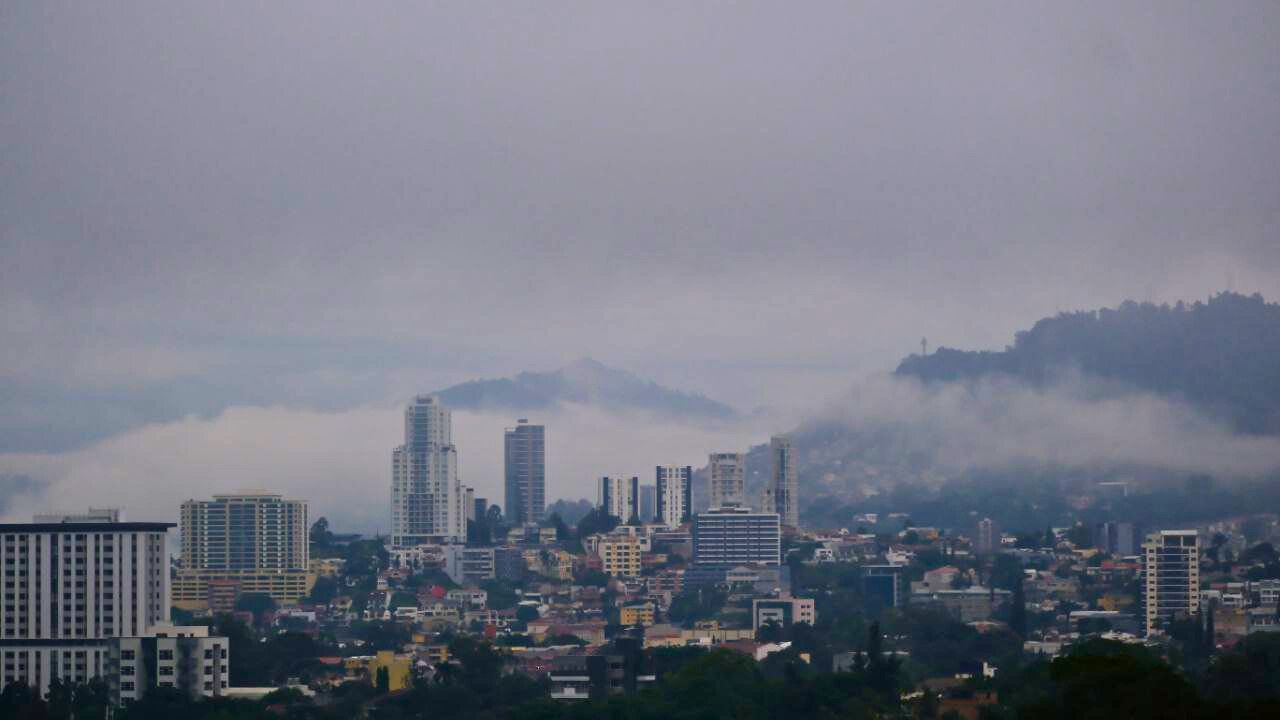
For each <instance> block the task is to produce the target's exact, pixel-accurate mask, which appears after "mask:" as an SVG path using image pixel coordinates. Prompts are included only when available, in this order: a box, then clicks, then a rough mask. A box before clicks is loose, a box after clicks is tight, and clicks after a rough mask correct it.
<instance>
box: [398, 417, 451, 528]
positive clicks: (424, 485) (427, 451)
mask: <svg viewBox="0 0 1280 720" xmlns="http://www.w3.org/2000/svg"><path fill="white" fill-rule="evenodd" d="M452 436H453V431H452V428H451V420H450V416H449V410H448V409H447V408H445V406H444V405H442V404H441V403H440V398H438V397H435V396H432V395H419V396H417V397H415V398H414V399H413V402H411V403H409V406H408V407H407V408H405V411H404V444H403V445H401V446H399V447H397V448H396V449H394V450H392V451H391V544H392V545H393V546H394V547H398V548H403V547H413V546H414V545H421V544H423V543H438V542H461V541H463V540H465V539H466V537H467V530H466V521H465V518H466V511H465V510H464V509H463V507H462V504H463V493H462V483H461V482H460V481H459V480H458V451H457V448H455V447H454V445H453V439H452Z"/></svg>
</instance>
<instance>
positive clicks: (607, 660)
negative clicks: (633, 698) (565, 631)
mask: <svg viewBox="0 0 1280 720" xmlns="http://www.w3.org/2000/svg"><path fill="white" fill-rule="evenodd" d="M554 663H555V664H554V665H553V667H552V669H551V672H550V673H549V676H548V677H549V679H550V680H551V697H552V698H553V699H556V700H603V699H605V698H608V697H609V696H610V695H634V694H635V693H636V692H637V691H638V690H640V689H641V688H643V687H645V686H647V685H649V684H651V683H653V682H654V680H655V679H656V678H655V676H654V675H653V673H652V671H651V670H650V668H649V667H648V664H647V663H646V660H645V655H644V643H643V641H642V640H639V639H637V638H632V637H620V638H615V639H614V640H613V642H612V643H611V644H610V646H609V647H607V648H604V649H602V651H601V652H600V653H598V654H595V655H564V656H561V657H557V658H555V660H554Z"/></svg>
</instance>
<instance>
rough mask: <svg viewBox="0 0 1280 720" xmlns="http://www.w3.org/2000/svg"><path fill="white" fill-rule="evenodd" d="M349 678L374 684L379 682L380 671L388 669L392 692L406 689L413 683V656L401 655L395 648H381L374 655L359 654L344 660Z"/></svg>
mask: <svg viewBox="0 0 1280 720" xmlns="http://www.w3.org/2000/svg"><path fill="white" fill-rule="evenodd" d="M342 666H343V669H344V670H345V671H346V677H347V680H351V681H354V682H366V683H369V684H370V685H374V684H376V683H377V682H378V672H379V671H380V670H386V672H387V686H388V689H390V691H391V692H396V691H397V690H404V689H406V688H409V687H411V686H412V685H413V656H412V655H400V654H397V653H396V652H395V651H394V650H379V651H377V652H376V653H374V654H373V655H357V656H354V657H349V658H345V659H344V660H343V661H342Z"/></svg>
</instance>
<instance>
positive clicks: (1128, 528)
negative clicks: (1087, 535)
mask: <svg viewBox="0 0 1280 720" xmlns="http://www.w3.org/2000/svg"><path fill="white" fill-rule="evenodd" d="M1141 537H1142V532H1141V531H1140V530H1139V529H1138V527H1137V526H1136V525H1134V524H1133V523H1128V522H1104V523H1098V524H1097V525H1095V526H1094V527H1093V546H1094V547H1095V548H1097V549H1098V550H1100V551H1102V552H1104V553H1107V554H1109V555H1116V556H1119V557H1130V556H1133V555H1137V554H1138V551H1139V550H1140V549H1141V542H1140V539H1141Z"/></svg>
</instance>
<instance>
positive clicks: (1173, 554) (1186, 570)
mask: <svg viewBox="0 0 1280 720" xmlns="http://www.w3.org/2000/svg"><path fill="white" fill-rule="evenodd" d="M1142 588H1143V592H1142V607H1143V611H1144V615H1145V618H1146V631H1147V634H1148V635H1158V634H1161V633H1163V632H1165V631H1166V629H1167V628H1168V626H1169V623H1170V622H1171V621H1173V620H1174V619H1176V618H1179V617H1187V616H1190V615H1192V614H1194V613H1196V612H1199V610H1200V538H1199V535H1198V534H1197V533H1196V531H1195V530H1161V531H1160V532H1158V533H1153V534H1151V535H1148V536H1147V541H1146V542H1145V543H1143V544H1142Z"/></svg>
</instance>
